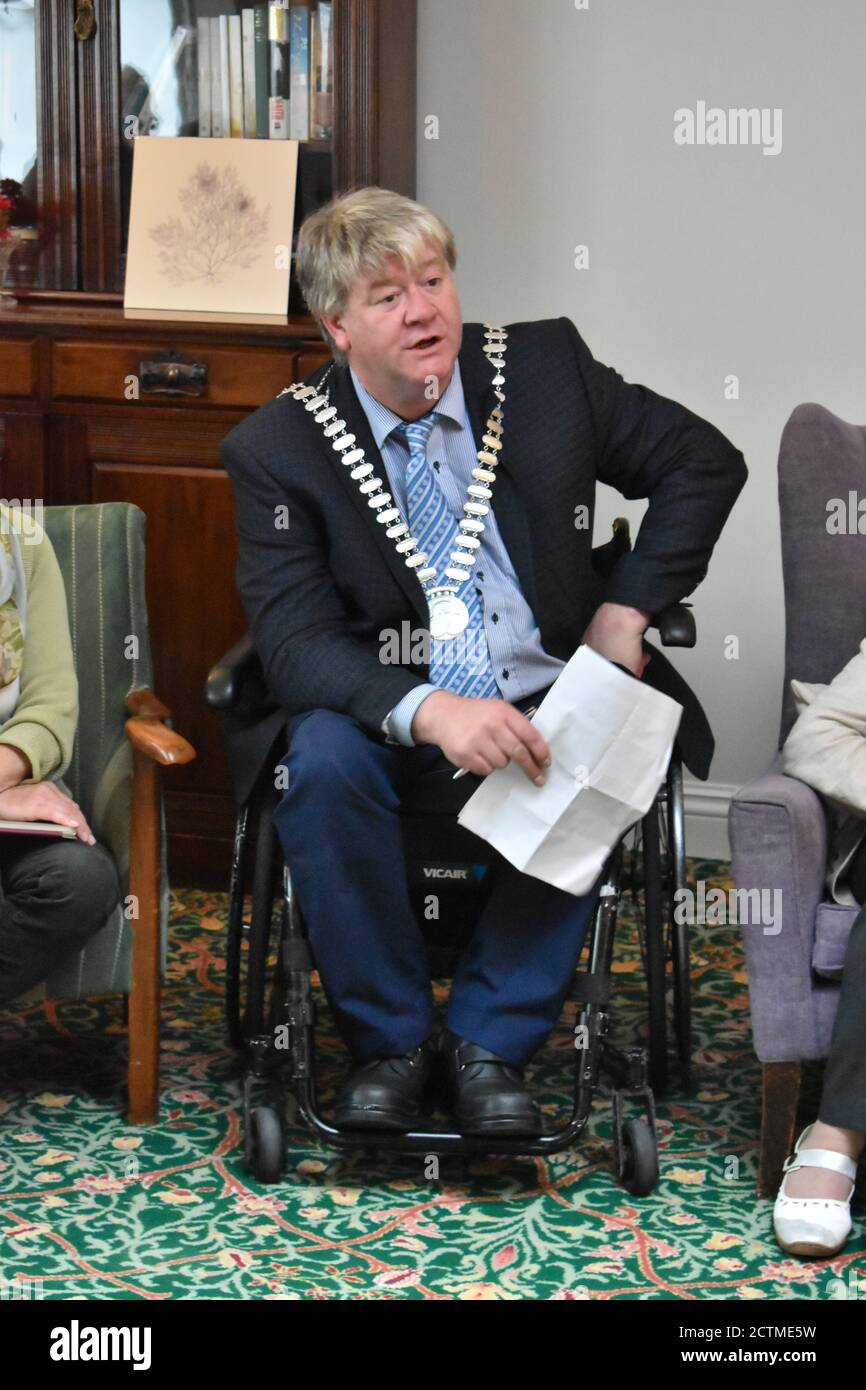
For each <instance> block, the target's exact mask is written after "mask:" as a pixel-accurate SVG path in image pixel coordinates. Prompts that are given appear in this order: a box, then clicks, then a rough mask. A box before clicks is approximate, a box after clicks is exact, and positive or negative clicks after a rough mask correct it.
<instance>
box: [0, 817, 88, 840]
mask: <svg viewBox="0 0 866 1390" xmlns="http://www.w3.org/2000/svg"><path fill="white" fill-rule="evenodd" d="M0 835H39V836H41V837H42V838H43V839H49V840H74V839H75V838H76V834H75V829H74V827H73V826H71V825H55V824H54V821H50V820H0Z"/></svg>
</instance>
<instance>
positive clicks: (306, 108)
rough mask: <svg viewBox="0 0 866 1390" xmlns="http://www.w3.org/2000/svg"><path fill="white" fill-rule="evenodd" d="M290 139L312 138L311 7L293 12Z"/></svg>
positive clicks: (291, 14)
mask: <svg viewBox="0 0 866 1390" xmlns="http://www.w3.org/2000/svg"><path fill="white" fill-rule="evenodd" d="M289 75H290V89H291V90H290V98H289V136H290V138H291V139H292V140H309V138H310V7H309V5H292V7H291V10H290V11H289Z"/></svg>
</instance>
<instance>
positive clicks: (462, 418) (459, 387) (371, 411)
mask: <svg viewBox="0 0 866 1390" xmlns="http://www.w3.org/2000/svg"><path fill="white" fill-rule="evenodd" d="M349 372H350V375H351V377H352V382H353V384H354V387H355V390H356V391H357V393H358V400H359V401H360V402H361V405H362V407H363V409H364V414H365V415H366V416H367V419H368V421H369V423H370V429H371V431H372V434H373V438H374V439H375V441H376V448H377V449H381V448H382V445H383V444H384V442H385V440H386V439H387V438H388V436H389V434H391V432H392V430H394V429H396V427H397V426H398V425H400V424H402V423H403V421H402V418H401V416H399V415H395V414H394V411H393V410H389V408H388V406H386V405H383V404H382V402H381V401H378V400H377V399H376V397H375V396H371V394H370V392H369V391H368V390H367V388H366V386H365V385H364V383H363V382H362V381H361V380H360V378H359V377H358V376H357V374H356V373H355V372H354V371H353V369H352V368H351V367H350V368H349ZM432 409H433V412H434V413H435V414H436V415H438V416H440V417H441V416H444V417H445V419H447V420H453V421H454V423H455V424H457V425H460V426H461V427H462V426H463V425H464V424H465V423H466V398H465V396H464V394H463V380H462V377H461V375H460V363H459V361H458V359H457V358H456V357H455V359H454V371H453V372H452V373H451V380H450V381H449V383H448V389H447V390H446V391H445V393H444V395H442V396H441V397H440V398H439V400H438V401H437V402H436V404H435V405H434V406H433V407H432Z"/></svg>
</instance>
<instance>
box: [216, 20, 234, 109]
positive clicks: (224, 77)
mask: <svg viewBox="0 0 866 1390" xmlns="http://www.w3.org/2000/svg"><path fill="white" fill-rule="evenodd" d="M230 17H231V16H230V15H227V14H221V15H220V17H219V50H220V122H221V125H222V132H221V133H222V134H223V135H230V134H231V119H232V117H231V111H232V79H231V66H230V63H231V60H230V57H229V19H230Z"/></svg>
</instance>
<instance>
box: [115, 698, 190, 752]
mask: <svg viewBox="0 0 866 1390" xmlns="http://www.w3.org/2000/svg"><path fill="white" fill-rule="evenodd" d="M126 707H127V709H128V710H129V711H130V713H131V714H132V718H131V719H127V721H126V723H125V724H124V729H125V730H126V736H127V738H128V739H129V742H130V743H131V744H132V747H133V748H134V749H135V750H136V752H138V753H143V754H144V756H145V757H146V758H150V760H151V761H152V762H155V763H160V764H161V765H162V766H163V767H170V766H172V765H173V764H180V763H191V762H192V761H193V759H194V758H195V749H194V748H193V746H192V744H191V743H189V742H187V740H186V739H185V738H183V736H182V735H181V734H178V733H175V731H174V729H171V728H169V726H168V724H167V723H165V722H164V721H165V720H166V719H168V718H169V711H168V709H166V707H165V705H164V704H163V703H162V702H161V701H160V700H158V699H157V698H156V696H155V695H154V693H153V691H152V690H133V691H132V693H131V694H130V695H128V696H127V699H126Z"/></svg>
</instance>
